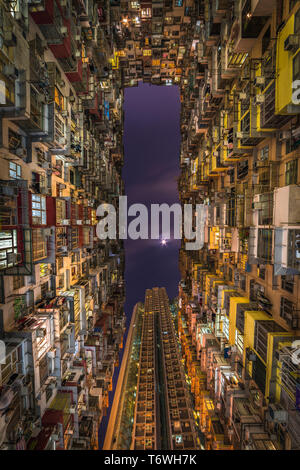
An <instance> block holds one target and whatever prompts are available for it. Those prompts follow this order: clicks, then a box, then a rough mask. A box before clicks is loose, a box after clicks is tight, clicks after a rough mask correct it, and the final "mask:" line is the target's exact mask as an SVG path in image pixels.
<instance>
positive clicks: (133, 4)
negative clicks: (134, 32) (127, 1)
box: [131, 2, 140, 10]
mask: <svg viewBox="0 0 300 470" xmlns="http://www.w3.org/2000/svg"><path fill="white" fill-rule="evenodd" d="M131 8H133V9H136V10H137V9H139V8H140V2H131Z"/></svg>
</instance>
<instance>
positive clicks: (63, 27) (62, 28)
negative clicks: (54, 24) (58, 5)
mask: <svg viewBox="0 0 300 470" xmlns="http://www.w3.org/2000/svg"><path fill="white" fill-rule="evenodd" d="M60 34H61V35H62V36H64V37H66V36H67V35H68V28H67V27H66V26H61V28H60Z"/></svg>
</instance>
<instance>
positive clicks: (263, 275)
mask: <svg viewBox="0 0 300 470" xmlns="http://www.w3.org/2000/svg"><path fill="white" fill-rule="evenodd" d="M258 277H259V278H260V279H262V280H263V281H264V280H265V279H266V268H264V267H262V266H260V267H259V274H258Z"/></svg>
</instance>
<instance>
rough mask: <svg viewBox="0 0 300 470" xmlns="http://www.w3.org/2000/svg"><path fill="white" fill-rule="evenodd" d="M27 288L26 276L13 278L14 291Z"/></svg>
mask: <svg viewBox="0 0 300 470" xmlns="http://www.w3.org/2000/svg"><path fill="white" fill-rule="evenodd" d="M24 286H25V278H24V276H13V289H14V290H17V289H20V288H21V287H24Z"/></svg>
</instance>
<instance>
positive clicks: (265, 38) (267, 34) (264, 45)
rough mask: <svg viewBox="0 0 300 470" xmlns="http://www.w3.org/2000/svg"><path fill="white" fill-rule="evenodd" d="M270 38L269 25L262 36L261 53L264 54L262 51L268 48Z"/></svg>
mask: <svg viewBox="0 0 300 470" xmlns="http://www.w3.org/2000/svg"><path fill="white" fill-rule="evenodd" d="M270 40H271V26H269V27H268V29H267V31H266V32H265V34H264V36H263V38H262V55H264V53H265V52H266V50H267V49H268V46H269V44H270Z"/></svg>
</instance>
